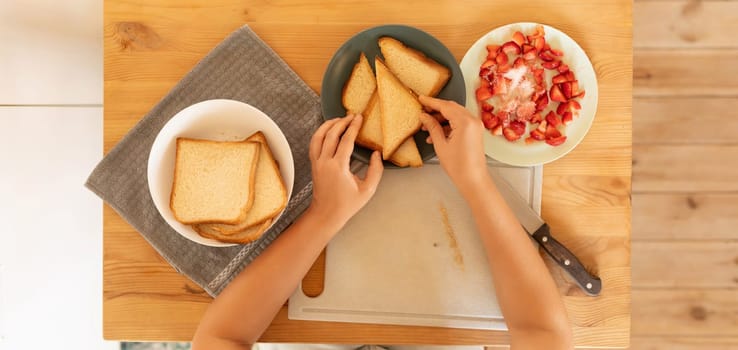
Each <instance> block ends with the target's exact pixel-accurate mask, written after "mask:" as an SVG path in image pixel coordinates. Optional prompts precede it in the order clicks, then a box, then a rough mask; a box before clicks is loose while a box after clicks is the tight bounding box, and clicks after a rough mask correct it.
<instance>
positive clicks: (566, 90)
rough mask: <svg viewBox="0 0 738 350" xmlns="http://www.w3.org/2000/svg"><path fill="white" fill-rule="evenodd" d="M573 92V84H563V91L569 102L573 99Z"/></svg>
mask: <svg viewBox="0 0 738 350" xmlns="http://www.w3.org/2000/svg"><path fill="white" fill-rule="evenodd" d="M572 90H573V89H572V84H571V82H568V81H567V82H566V83H563V84H561V91H562V92H563V93H564V97H566V99H567V100H568V99H570V98H571V92H572Z"/></svg>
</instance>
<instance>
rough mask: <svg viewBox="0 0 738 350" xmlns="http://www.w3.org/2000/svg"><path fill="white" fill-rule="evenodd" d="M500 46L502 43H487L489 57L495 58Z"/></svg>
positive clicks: (490, 58)
mask: <svg viewBox="0 0 738 350" xmlns="http://www.w3.org/2000/svg"><path fill="white" fill-rule="evenodd" d="M499 48H500V45H487V59H489V60H494V59H495V57H497V52H498V49H499Z"/></svg>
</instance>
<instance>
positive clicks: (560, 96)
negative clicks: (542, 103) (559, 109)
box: [550, 85, 566, 102]
mask: <svg viewBox="0 0 738 350" xmlns="http://www.w3.org/2000/svg"><path fill="white" fill-rule="evenodd" d="M550 94H551V100H552V101H556V102H566V97H564V93H562V92H561V89H560V88H559V85H554V86H552V87H551V92H550Z"/></svg>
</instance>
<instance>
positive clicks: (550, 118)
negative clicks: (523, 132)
mask: <svg viewBox="0 0 738 350" xmlns="http://www.w3.org/2000/svg"><path fill="white" fill-rule="evenodd" d="M546 123H548V125H551V126H553V127H558V126H559V125H561V120H559V117H558V116H557V115H556V113H554V112H553V111H550V112H548V114H546Z"/></svg>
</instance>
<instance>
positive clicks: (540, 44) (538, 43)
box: [533, 36, 546, 52]
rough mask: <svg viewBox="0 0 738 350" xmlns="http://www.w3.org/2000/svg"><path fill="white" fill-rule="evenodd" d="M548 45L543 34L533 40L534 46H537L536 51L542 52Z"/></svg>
mask: <svg viewBox="0 0 738 350" xmlns="http://www.w3.org/2000/svg"><path fill="white" fill-rule="evenodd" d="M545 45H546V38H545V37H543V36H540V37H538V38H535V40H534V41H533V47H535V48H536V51H538V52H540V51H541V50H543V47H544V46H545Z"/></svg>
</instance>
